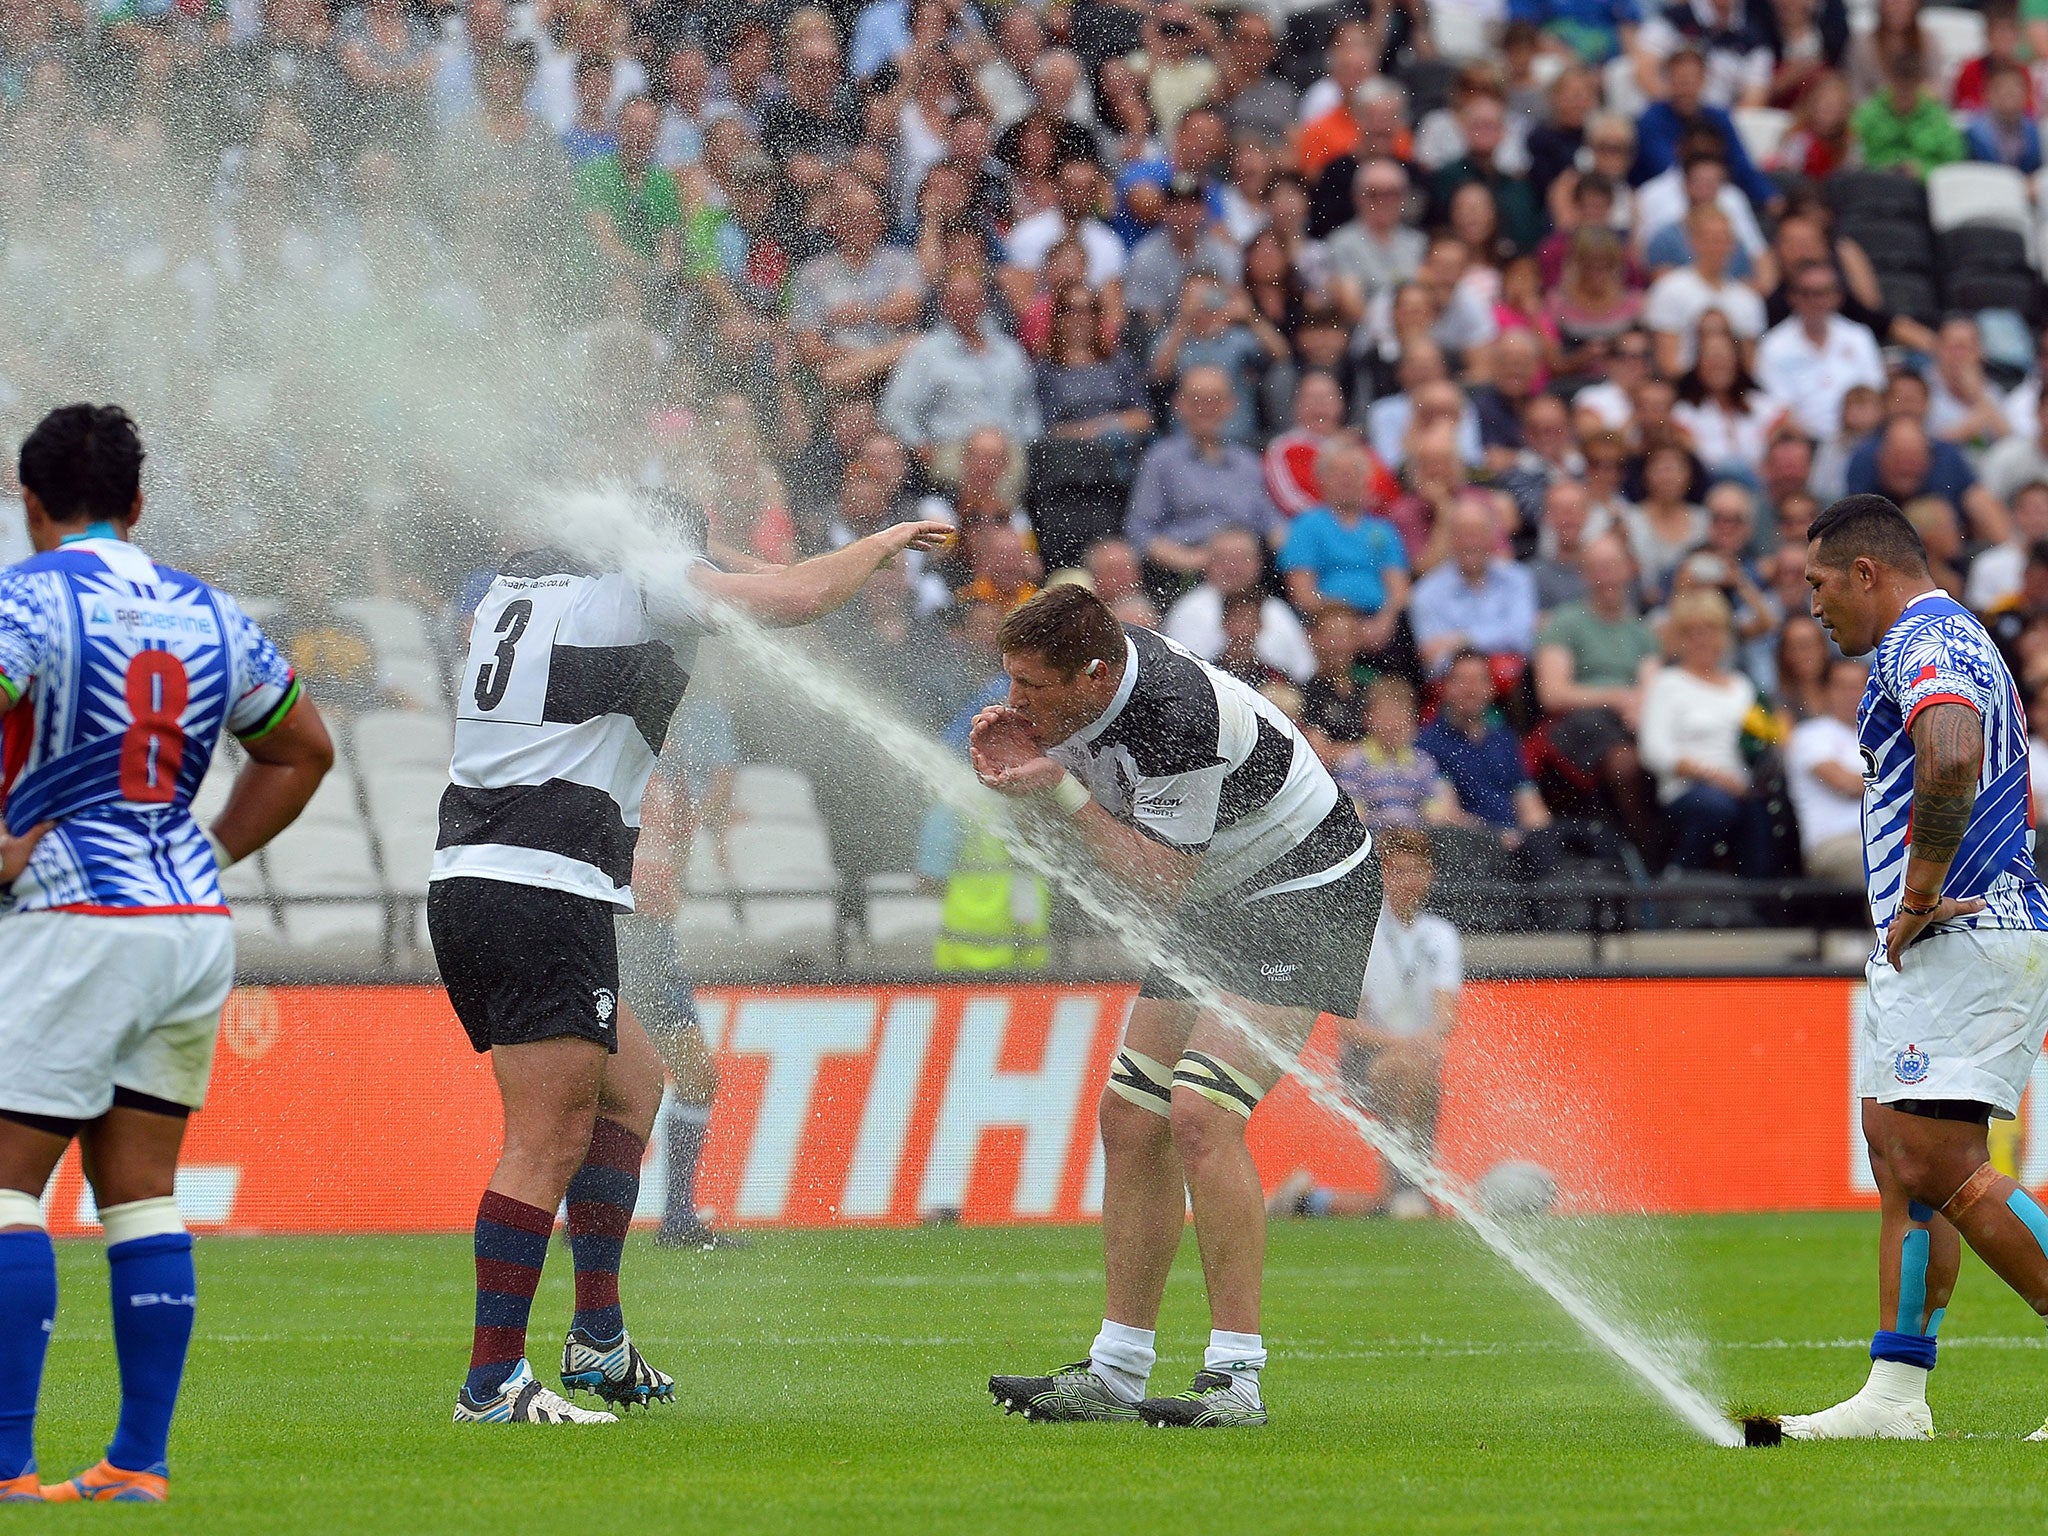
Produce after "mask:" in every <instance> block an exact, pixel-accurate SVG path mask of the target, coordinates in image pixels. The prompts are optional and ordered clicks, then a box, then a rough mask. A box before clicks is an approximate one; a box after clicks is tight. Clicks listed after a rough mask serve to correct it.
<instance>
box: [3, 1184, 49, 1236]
mask: <svg viewBox="0 0 2048 1536" xmlns="http://www.w3.org/2000/svg"><path fill="white" fill-rule="evenodd" d="M49 1224H50V1223H49V1221H48V1219H47V1218H46V1217H44V1215H43V1202H42V1201H40V1200H38V1199H37V1198H36V1197H35V1196H34V1195H31V1194H25V1193H23V1192H22V1191H21V1190H18V1189H0V1227H47V1226H48V1225H49Z"/></svg>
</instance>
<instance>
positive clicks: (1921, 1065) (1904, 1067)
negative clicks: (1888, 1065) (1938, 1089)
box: [1892, 1045, 1928, 1087]
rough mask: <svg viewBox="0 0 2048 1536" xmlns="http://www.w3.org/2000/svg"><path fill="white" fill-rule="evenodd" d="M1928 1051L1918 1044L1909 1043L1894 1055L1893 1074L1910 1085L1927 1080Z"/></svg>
mask: <svg viewBox="0 0 2048 1536" xmlns="http://www.w3.org/2000/svg"><path fill="white" fill-rule="evenodd" d="M1927 1065H1928V1063H1927V1053H1926V1052H1925V1051H1923V1050H1921V1049H1920V1047H1919V1046H1917V1045H1909V1046H1907V1047H1906V1048H1905V1049H1904V1050H1903V1051H1899V1052H1897V1053H1896V1054H1894V1055H1893V1057H1892V1076H1893V1077H1896V1078H1897V1079H1898V1080H1899V1081H1900V1082H1902V1083H1904V1084H1906V1085H1907V1086H1908V1087H1911V1086H1913V1085H1914V1084H1915V1083H1924V1082H1926V1081H1927Z"/></svg>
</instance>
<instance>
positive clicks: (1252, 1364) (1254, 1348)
mask: <svg viewBox="0 0 2048 1536" xmlns="http://www.w3.org/2000/svg"><path fill="white" fill-rule="evenodd" d="M1265 1365H1266V1344H1265V1340H1264V1339H1262V1338H1261V1337H1260V1336H1259V1335H1258V1334H1256V1333H1229V1332H1226V1331H1225V1330H1224V1329H1221V1328H1212V1329H1210V1330H1209V1349H1208V1352H1207V1353H1206V1354H1204V1355H1203V1356H1202V1369H1203V1370H1205V1371H1221V1372H1222V1373H1223V1374H1224V1375H1226V1376H1228V1377H1229V1378H1230V1387H1231V1390H1232V1391H1234V1392H1236V1393H1237V1394H1238V1395H1239V1396H1241V1397H1244V1398H1247V1399H1249V1400H1250V1401H1251V1402H1252V1403H1253V1404H1255V1405H1256V1404H1257V1403H1258V1401H1259V1372H1260V1371H1261V1370H1263V1369H1265Z"/></svg>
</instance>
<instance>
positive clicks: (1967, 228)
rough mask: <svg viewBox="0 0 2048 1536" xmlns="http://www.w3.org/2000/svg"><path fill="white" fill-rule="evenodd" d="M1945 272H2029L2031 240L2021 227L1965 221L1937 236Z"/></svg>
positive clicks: (1945, 273) (1950, 274) (1951, 275)
mask: <svg viewBox="0 0 2048 1536" xmlns="http://www.w3.org/2000/svg"><path fill="white" fill-rule="evenodd" d="M1935 245H1936V246H1937V248H1938V249H1939V251H1940V255H1941V272H1942V275H1943V276H1944V277H1954V276H1955V275H1956V274H1958V273H1962V272H2025V271H2026V270H2027V241H2026V237H2025V236H2024V235H2022V234H2021V233H2020V232H2019V231H2018V230H2016V229H2011V228H2008V227H2006V226H2005V225H2000V224H1963V225H1959V226H1957V227H1956V228H1954V229H1950V230H1944V231H1943V232H1942V233H1941V234H1940V235H1939V236H1938V237H1936V239H1935Z"/></svg>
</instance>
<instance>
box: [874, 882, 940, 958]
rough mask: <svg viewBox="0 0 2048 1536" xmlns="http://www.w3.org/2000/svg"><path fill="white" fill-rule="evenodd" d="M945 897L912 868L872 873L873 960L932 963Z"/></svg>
mask: <svg viewBox="0 0 2048 1536" xmlns="http://www.w3.org/2000/svg"><path fill="white" fill-rule="evenodd" d="M942 906H943V901H942V898H941V897H939V896H937V895H935V894H933V893H930V892H927V891H926V890H925V889H924V888H923V886H922V885H921V884H920V883H919V881H918V878H917V876H916V875H914V874H911V873H909V872H907V871H906V872H904V873H902V874H893V875H873V876H870V877H869V879H868V882H867V924H866V935H865V937H866V944H867V958H868V960H869V962H870V963H871V964H878V965H887V964H890V963H894V964H896V965H901V966H904V967H907V968H916V967H919V966H925V965H929V964H930V963H931V958H932V945H933V943H934V942H935V941H936V940H937V939H938V936H939V916H940V912H941V910H942Z"/></svg>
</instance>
